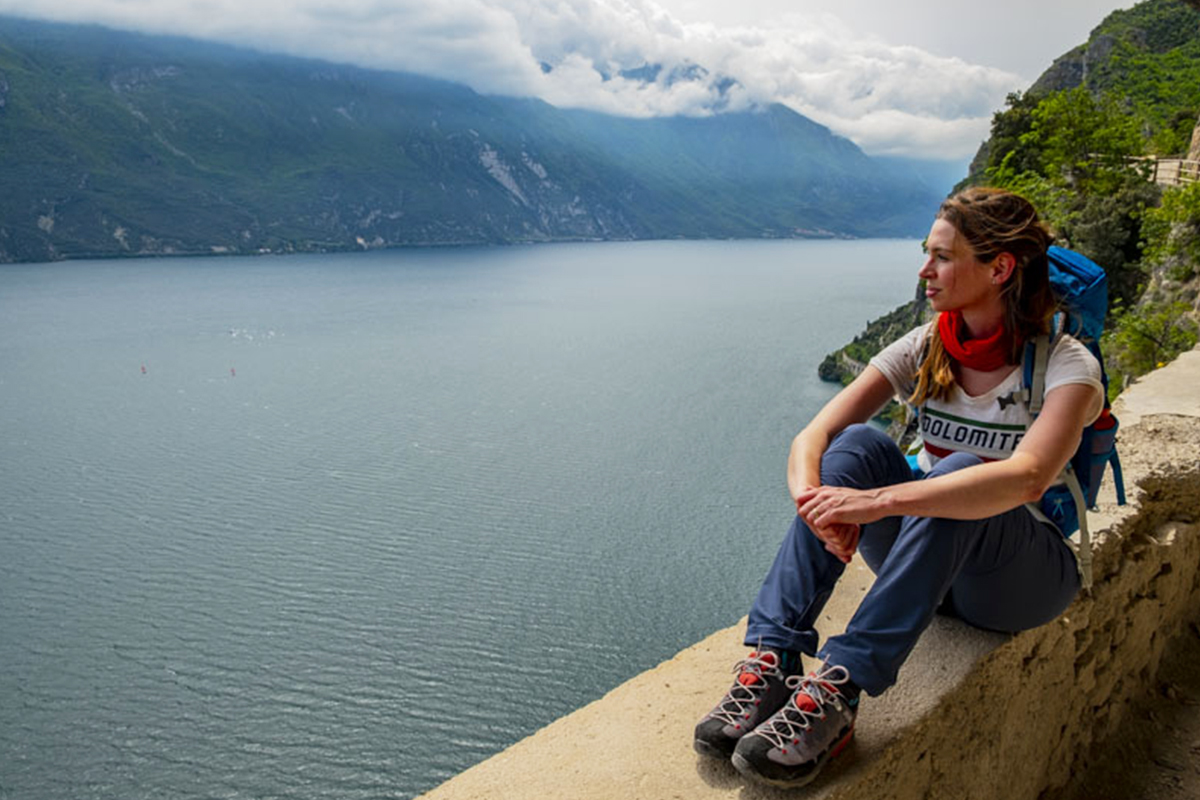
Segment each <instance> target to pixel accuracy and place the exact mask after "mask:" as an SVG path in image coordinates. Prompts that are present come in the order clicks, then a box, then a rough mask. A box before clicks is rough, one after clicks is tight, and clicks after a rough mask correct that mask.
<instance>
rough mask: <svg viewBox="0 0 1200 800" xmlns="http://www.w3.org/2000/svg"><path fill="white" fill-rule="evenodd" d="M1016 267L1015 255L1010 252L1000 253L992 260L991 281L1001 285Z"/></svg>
mask: <svg viewBox="0 0 1200 800" xmlns="http://www.w3.org/2000/svg"><path fill="white" fill-rule="evenodd" d="M1016 268H1017V257H1016V256H1014V255H1013V254H1012V253H1001V254H1000V255H998V256H996V257H995V258H994V259H993V260H992V264H991V269H992V283H994V284H996V285H997V286H1003V285H1004V284H1005V283H1007V282H1008V279H1009V278H1010V277H1012V274H1013V270H1015V269H1016Z"/></svg>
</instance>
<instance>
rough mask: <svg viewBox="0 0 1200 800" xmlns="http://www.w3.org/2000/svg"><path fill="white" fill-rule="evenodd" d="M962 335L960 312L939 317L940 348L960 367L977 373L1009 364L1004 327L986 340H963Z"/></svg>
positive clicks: (951, 312) (963, 332)
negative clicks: (944, 349) (974, 370)
mask: <svg viewBox="0 0 1200 800" xmlns="http://www.w3.org/2000/svg"><path fill="white" fill-rule="evenodd" d="M965 333H966V330H965V329H964V327H963V318H962V312H961V311H943V312H942V313H941V314H939V315H938V334H939V335H941V337H942V346H943V347H945V348H946V352H947V353H949V354H950V355H951V357H953V358H954V360H955V361H957V362H958V363H959V364H962V365H963V366H964V367H967V368H969V369H977V370H979V371H980V372H991V371H992V370H997V369H1000V368H1001V367H1003V366H1004V365H1005V364H1007V363H1008V356H1009V350H1010V344H1009V337H1008V331H1007V330H1006V329H1005V328H1004V325H1003V324H1001V325H1000V328H999V329H997V331H996V332H995V333H993V334H992V335H991V336H989V337H988V338H986V339H967V340H966V341H963V338H962V337H963V335H964V334H965Z"/></svg>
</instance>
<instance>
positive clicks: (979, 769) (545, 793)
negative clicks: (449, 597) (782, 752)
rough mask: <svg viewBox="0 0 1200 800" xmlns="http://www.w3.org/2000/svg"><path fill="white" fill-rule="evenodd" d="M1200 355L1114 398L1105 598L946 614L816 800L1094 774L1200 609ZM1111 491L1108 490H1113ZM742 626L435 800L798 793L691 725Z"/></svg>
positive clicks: (709, 699) (1101, 526)
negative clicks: (1092, 762) (1049, 615)
mask: <svg viewBox="0 0 1200 800" xmlns="http://www.w3.org/2000/svg"><path fill="white" fill-rule="evenodd" d="M1195 387H1200V350H1196V351H1192V352H1190V353H1186V354H1184V356H1182V357H1180V359H1179V360H1177V361H1176V362H1175V363H1173V364H1171V365H1170V366H1168V367H1166V368H1165V369H1162V370H1159V371H1158V372H1156V373H1153V374H1152V375H1150V376H1147V377H1146V378H1145V379H1143V380H1142V381H1140V382H1138V383H1137V384H1135V385H1134V386H1132V387H1130V390H1129V391H1128V392H1126V394H1124V395H1122V397H1121V399H1120V400H1119V401H1118V404H1117V413H1118V416H1119V417H1120V418H1121V419H1122V421H1123V426H1124V427H1123V430H1122V435H1121V443H1120V450H1121V458H1122V461H1123V463H1124V467H1125V477H1126V484H1127V488H1128V489H1129V490H1130V494H1131V497H1130V505H1128V506H1125V507H1117V506H1116V505H1115V504H1114V501H1113V498H1112V496H1111V490H1109V492H1108V496H1107V497H1106V496H1105V495H1104V494H1102V496H1101V503H1100V513H1098V514H1093V516H1092V527H1093V529H1094V530H1096V531H1097V532H1098V533H1097V535H1096V537H1095V538H1096V541H1095V544H1094V546H1095V553H1096V556H1095V565H1094V572H1095V580H1096V586H1095V589H1094V591H1093V593H1092V595H1091V596H1090V597H1082V598H1081V599H1079V600H1077V601H1076V602H1075V603H1074V604H1073V605H1072V606H1071V608H1070V609H1068V610H1067V612H1066V613H1065V614H1064V615H1063V616H1062V617H1061V618H1059V619H1058V620H1055V621H1054V622H1052V623H1050V624H1048V625H1045V626H1043V627H1041V628H1037V629H1035V630H1032V631H1026V632H1024V633H1022V634H1019V635H1016V636H1007V635H1001V634H992V633H985V632H983V631H979V630H977V629H974V628H971V627H969V626H967V625H964V624H962V623H960V622H957V621H955V620H951V619H944V618H939V619H938V620H936V621H935V623H934V624H933V625H932V626H930V628H929V629H928V630H927V631H926V632H925V634H924V635H923V636H922V637H921V641H920V642H919V643H918V645H917V647H916V649H914V651H913V653H912V655H911V656H910V658H909V660H908V662H907V663H906V664H905V666H904V668H903V669H902V670H901V673H900V679H899V682H898V683H897V685H896V686H894V687H893V688H892V689H890V690H889V691H888V692H886V693H885V694H884V695H882V696H881V697H878V698H865V699H864V701H863V708H862V713H861V714H860V717H859V724H858V731H857V736H856V740H855V744H854V745H853V747H852V749H851V750H850V751H849V752H848V754H847V755H848V756H849V758H843V759H839V760H838V762H835V764H834V765H832V766H831V767H830V769H828V770H827V771H826V772H825V773H824V774H822V776H821V779H820V780H819V781H818V783H817V785H815V786H813V787H811V788H810V789H809V790H807V792H803V793H801V794H802V795H803V796H806V797H814V798H815V797H823V798H851V797H857V798H863V797H870V798H874V799H878V800H883V799H884V798H896V799H897V800H900V799H901V798H904V799H907V798H939V797H945V798H955V799H956V800H957V799H958V798H979V799H980V800H984V799H985V798H986V799H987V800H993V799H994V800H1002V799H1003V800H1014V798H1036V797H1038V796H1039V795H1040V794H1042V793H1043V792H1045V791H1047V790H1054V789H1056V788H1059V787H1062V786H1065V785H1066V784H1067V783H1068V781H1069V780H1070V778H1071V776H1072V774H1073V773H1078V772H1080V771H1082V770H1083V769H1085V768H1086V766H1087V763H1086V759H1087V754H1088V751H1089V750H1090V748H1091V745H1092V744H1093V743H1094V742H1095V741H1098V740H1101V739H1103V738H1106V737H1107V736H1108V735H1109V734H1111V733H1112V732H1113V731H1114V730H1115V729H1116V727H1117V725H1118V724H1119V723H1120V721H1121V719H1122V717H1123V716H1124V714H1125V712H1126V709H1127V708H1128V706H1129V704H1130V701H1131V700H1132V699H1133V698H1135V697H1136V696H1137V695H1138V694H1139V693H1140V692H1142V691H1143V690H1144V687H1146V686H1147V685H1148V684H1149V683H1150V681H1151V680H1153V678H1154V675H1155V673H1156V672H1157V669H1158V663H1159V659H1160V658H1161V656H1162V652H1163V648H1164V646H1165V645H1166V643H1167V642H1168V641H1169V640H1170V639H1171V638H1172V636H1173V635H1174V634H1175V633H1177V632H1178V631H1179V630H1180V628H1181V627H1182V625H1183V624H1184V622H1185V621H1187V620H1188V619H1191V618H1193V617H1194V616H1195V614H1196V609H1198V608H1200V394H1198V393H1197V392H1196V388H1195ZM1108 483H1111V482H1108ZM869 583H870V573H869V571H868V570H867V569H866V567H865V566H863V565H862V564H861V562H859V561H856V562H855V564H854V565H852V567H851V569H849V570H847V574H846V576H845V578H844V579H843V581H842V582H841V584H839V586H838V591H837V593H835V595H834V598H833V599H832V600H831V601H830V604H829V607H828V609H827V611H826V613H825V614H824V615H823V619H822V625H821V626H819V627H822V628H823V629H824V630H822V633H823V634H826V633H828V632H830V631H833V630H837V629H840V628H841V627H842V626H843V625H844V623H845V621H846V620H847V619H848V618H849V615H850V613H851V612H852V611H853V609H854V607H855V606H856V605H857V602H858V599H859V598H860V597H861V596H862V593H863V592H865V591H866V588H867V587H868V586H869ZM743 631H744V623H739V625H737V626H734V627H732V628H728V629H726V630H723V631H719V632H717V633H715V634H713V635H712V636H710V637H708V638H707V639H705V640H703V641H701V642H700V643H698V644H696V645H694V646H692V647H690V648H688V649H686V650H684V651H682V652H681V653H679V654H678V655H676V656H675V657H674V658H672V659H670V660H668V661H666V662H664V663H662V664H660V665H659V666H657V667H655V668H654V669H652V670H649V671H647V672H644V673H642V674H641V675H638V676H636V677H635V678H633V679H631V680H629V681H627V682H626V683H624V684H622V685H621V686H619V687H617V688H616V689H614V690H613V691H612V692H610V693H609V694H607V695H606V696H605V697H603V698H601V699H600V700H597V701H596V702H594V703H591V704H589V705H587V706H585V707H584V708H582V709H580V710H579V711H576V712H574V713H573V714H570V715H568V716H566V717H564V718H562V719H559V720H558V721H556V722H554V723H553V724H551V725H549V726H547V727H546V728H544V729H542V730H541V731H538V732H537V733H535V734H533V735H532V736H530V737H528V738H526V739H524V740H523V741H521V742H518V743H517V744H515V745H513V746H512V747H510V748H509V749H508V750H505V751H504V752H502V753H500V754H498V755H496V756H494V757H492V758H491V759H488V760H487V761H484V762H483V763H481V764H479V765H476V766H475V767H472V768H471V769H469V770H467V771H466V772H464V773H462V774H461V775H459V776H457V777H455V778H453V779H451V780H450V781H447V782H446V783H445V784H443V785H442V786H440V787H438V788H436V789H434V790H433V791H432V792H430V793H429V794H428V795H426V796H425V797H427V798H429V800H458V799H459V798H508V797H511V798H528V797H572V798H689V799H702V798H735V797H736V798H740V799H741V800H753V799H754V798H773V797H785V796H790V797H795V796H796V794H797V793H796V792H782V791H777V790H773V789H769V788H766V787H760V786H757V785H754V784H750V783H748V782H746V781H745V780H744V779H743V778H742V777H741V776H740V775H738V774H737V773H736V772H735V771H734V770H733V769H732V767H730V766H729V765H727V764H724V763H722V762H718V761H715V760H711V759H703V758H700V757H699V756H696V755H695V754H694V753H693V752H692V750H691V731H692V726H693V725H694V724H695V722H696V720H698V719H699V718H700V717H701V716H702V715H703V714H704V713H705V712H706V711H707V710H708V709H709V708H710V707H711V705H712V704H713V703H714V702H715V701H716V699H718V698H719V697H720V695H721V693H722V692H724V691H725V689H726V688H728V684H729V681H730V674H729V672H728V670H729V668H730V666H731V665H732V664H733V663H734V662H735V661H736V660H737V659H738V658H740V657H742V656H743V655H744V654H745V648H744V647H743V645H742V644H741V637H742V632H743Z"/></svg>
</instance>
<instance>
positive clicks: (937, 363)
mask: <svg viewBox="0 0 1200 800" xmlns="http://www.w3.org/2000/svg"><path fill="white" fill-rule="evenodd" d="M937 218H938V219H944V220H945V221H946V222H949V223H950V224H951V225H953V226H954V229H955V230H956V231H958V234H959V236H961V237H963V239H965V240H966V242H967V245H968V246H969V247H970V248H971V252H972V253H973V254H974V255H975V258H977V259H978V260H979V261H980V262H982V263H984V264H988V263H991V262H992V260H993V259H995V258H996V256H998V255H1000V254H1001V253H1011V254H1012V255H1013V257H1014V258H1015V259H1016V262H1017V263H1016V268H1015V269H1014V270H1013V272H1012V274H1011V275H1010V276H1009V278H1008V280H1007V281H1005V282H1004V285H1003V286H1002V287H1001V289H1000V298H1001V300H1003V301H1004V326H1005V329H1006V330H1007V331H1008V334H1009V346H1010V348H1011V350H1010V352H1009V357H1008V361H1009V363H1010V364H1019V363H1020V361H1021V354H1022V350H1023V349H1024V347H1025V342H1027V341H1028V340H1030V339H1032V338H1034V337H1036V336H1038V335H1039V334H1043V333H1048V332H1049V330H1050V320H1051V318H1052V317H1053V316H1054V311H1055V305H1056V301H1055V299H1054V293H1053V292H1052V291H1051V289H1050V265H1049V262H1048V261H1047V257H1046V248H1048V247H1049V246H1050V243H1051V242H1052V241H1054V237H1053V236H1052V235H1051V233H1050V231H1049V230H1048V229H1047V228H1046V226H1045V225H1044V224H1043V223H1042V221H1041V220H1040V219H1038V214H1037V210H1036V209H1034V207H1033V205H1032V204H1031V203H1030V202H1029V201H1028V200H1026V199H1025V198H1023V197H1021V196H1019V195H1015V194H1013V193H1011V192H1006V191H1004V190H1002V189H989V188H983V187H976V188H972V189H967V190H965V191H962V192H959V193H958V194H956V195H954V196H953V197H949V198H947V199H946V200H945V201H944V202H943V203H942V207H941V208H940V209H938V213H937ZM954 382H955V378H954V360H953V358H951V356H950V354H949V353H948V352H946V349H945V348H944V347H943V346H942V339H941V337H940V336H939V335H938V331H937V325H936V323H935V324H934V325H933V326H932V327H931V329H930V334H929V337H928V339H927V342H926V353H925V358H924V359H923V360H922V361H921V366H920V369H919V370H918V371H917V388H916V389H915V390H914V391H913V393H912V397H910V398H909V402H910V403H912V404H913V405H921V404H922V403H924V402H925V401H926V400H928V399H929V398H931V397H932V398H934V399H938V400H944V399H946V398H947V397H949V395H950V391H951V389H952V388H953V387H954Z"/></svg>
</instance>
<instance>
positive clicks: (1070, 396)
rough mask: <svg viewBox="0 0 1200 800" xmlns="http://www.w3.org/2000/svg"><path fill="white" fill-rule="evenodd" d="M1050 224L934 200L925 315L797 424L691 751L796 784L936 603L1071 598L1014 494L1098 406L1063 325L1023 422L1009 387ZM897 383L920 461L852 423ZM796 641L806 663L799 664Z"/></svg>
mask: <svg viewBox="0 0 1200 800" xmlns="http://www.w3.org/2000/svg"><path fill="white" fill-rule="evenodd" d="M1050 242H1051V236H1050V234H1049V233H1048V232H1047V230H1046V228H1045V227H1044V226H1043V225H1042V223H1041V222H1040V221H1039V220H1038V216H1037V212H1036V211H1035V210H1034V208H1033V207H1032V206H1031V205H1030V204H1029V203H1028V202H1027V201H1025V200H1024V199H1022V198H1020V197H1018V196H1016V195H1013V194H1010V193H1007V192H1002V191H998V190H992V189H970V190H967V191H965V192H963V193H961V194H958V195H956V196H954V197H951V198H950V199H948V200H946V201H945V202H944V203H943V204H942V207H941V209H940V210H939V212H938V214H937V218H936V220H935V221H934V223H933V227H932V229H931V230H930V232H929V238H928V239H927V241H926V248H927V252H928V257H927V258H926V260H925V264H924V266H923V267H922V268H921V270H920V272H919V273H918V275H919V277H920V278H921V279H922V280H924V281H925V295H926V297H928V298H929V302H930V304H931V305H932V307H933V310H934V311H937V312H939V313H938V317H937V319H936V321H935V322H933V323H931V324H929V325H923V326H920V327H918V328H916V329H915V330H913V331H911V332H909V333H908V334H907V335H905V336H904V337H902V338H901V339H899V340H897V341H896V342H894V343H892V344H891V345H889V346H888V347H887V348H885V349H884V350H883V351H882V352H881V353H880V354H879V355H878V356H876V357H875V358H874V359H872V360H871V363H870V365H869V366H867V368H866V369H865V370H864V371H863V373H862V374H861V375H859V376H858V378H857V379H855V381H854V382H853V383H851V384H850V385H849V386H847V387H846V388H845V389H844V390H843V391H842V392H841V393H840V394H838V395H837V396H836V397H835V398H834V399H833V400H831V401H829V403H828V404H827V405H826V406H825V407H824V408H823V409H821V411H820V413H818V414H817V415H816V417H815V418H814V419H813V420H812V422H810V423H809V424H808V426H807V427H806V428H805V429H804V430H803V431H801V433H800V434H799V435H798V436H797V437H796V439H795V441H793V443H792V449H791V454H790V456H789V458H788V469H787V482H788V489H789V491H790V492H791V496H792V499H793V500H794V501H795V504H796V515H797V516H796V519H795V521H794V522H793V523H792V526H791V528H790V529H789V530H788V533H787V536H786V537H785V539H784V541H783V545H782V547H781V549H780V551H779V554H778V555H777V556H776V559H775V563H774V565H773V566H772V567H771V569H770V571H769V572H768V573H767V577H766V580H765V581H764V583H763V585H762V588H761V590H760V591H759V593H758V597H757V599H756V600H755V602H754V605H753V607H752V608H751V610H750V622H749V626H748V628H747V631H746V644H747V645H749V646H752V647H754V650H753V652H751V653H750V655H749V656H748V657H746V658H745V659H744V660H742V661H741V662H739V663H738V665H737V667H736V668H735V671H736V672H737V680H736V682H735V683H734V684H733V687H732V688H731V689H730V690H729V692H728V693H727V694H726V695H725V697H724V698H723V699H722V700H721V702H720V703H719V704H718V705H717V707H716V708H714V709H713V710H712V711H711V712H710V713H709V714H708V715H707V716H705V717H704V719H703V720H701V721H700V723H699V724H698V725H697V726H696V732H695V748H696V750H697V751H698V752H700V753H701V754H703V755H707V756H716V757H719V758H725V759H728V758H732V760H733V764H734V766H735V767H736V768H737V769H738V770H739V771H740V772H742V773H744V774H745V775H747V776H749V777H751V778H756V779H759V780H763V781H766V782H768V783H772V784H775V785H781V786H801V785H804V784H806V783H808V782H809V781H811V780H812V779H813V778H815V777H816V775H817V773H818V772H819V771H820V770H821V768H822V767H823V766H824V765H825V763H826V762H827V761H828V760H829V759H830V758H832V757H834V756H836V755H837V754H838V752H839V751H840V750H841V749H842V748H843V747H844V746H845V745H846V744H847V743H848V742H849V741H850V739H851V737H852V736H853V733H854V720H855V715H856V714H857V711H858V699H859V694H860V692H862V691H866V692H867V694H870V695H878V694H880V693H882V692H883V691H884V690H886V689H887V688H888V687H889V686H891V685H892V684H894V683H895V681H896V674H897V672H898V671H899V669H900V666H901V664H903V663H904V660H905V659H906V658H907V657H908V654H909V653H910V652H911V651H912V648H913V646H914V645H915V644H916V642H917V639H918V638H919V637H920V635H921V632H922V631H923V630H925V628H926V627H927V626H928V625H929V623H930V621H931V620H932V619H933V616H934V614H935V613H936V612H937V611H938V610H939V609H940V610H944V611H947V612H949V613H953V614H954V615H956V616H958V617H960V618H962V619H963V620H965V621H966V622H968V623H970V624H972V625H976V626H978V627H981V628H987V629H990V630H995V631H1009V632H1015V631H1020V630H1024V629H1028V628H1032V627H1035V626H1038V625H1041V624H1043V623H1045V622H1048V621H1050V620H1052V619H1054V618H1055V617H1056V616H1058V614H1060V613H1061V612H1062V611H1063V610H1064V609H1065V608H1066V607H1067V606H1068V605H1069V604H1070V603H1071V601H1072V599H1073V598H1074V597H1075V595H1076V593H1077V592H1078V590H1079V585H1080V581H1079V575H1078V572H1077V569H1076V563H1075V556H1074V553H1073V552H1072V551H1071V549H1070V547H1069V546H1068V544H1067V542H1066V540H1065V539H1064V537H1063V536H1062V535H1061V534H1060V533H1059V531H1058V529H1057V528H1055V527H1054V526H1053V525H1052V524H1050V523H1048V522H1045V521H1040V520H1039V518H1037V517H1035V516H1034V514H1033V513H1032V512H1031V510H1030V509H1029V508H1028V507H1027V506H1026V505H1025V504H1027V503H1033V502H1035V501H1037V500H1038V499H1039V498H1040V497H1041V496H1042V494H1043V493H1044V492H1045V491H1046V489H1047V488H1048V487H1049V486H1050V485H1051V484H1052V483H1054V482H1055V481H1056V479H1057V478H1058V476H1059V474H1060V472H1061V471H1062V469H1063V467H1064V466H1065V465H1066V463H1067V461H1068V459H1069V458H1070V457H1071V455H1072V454H1073V453H1074V452H1075V450H1076V448H1077V447H1078V445H1079V441H1080V437H1081V435H1082V432H1083V429H1084V427H1085V426H1087V425H1089V424H1090V423H1091V422H1092V421H1094V420H1095V419H1096V417H1097V416H1098V415H1099V413H1100V410H1101V407H1102V405H1103V396H1102V392H1103V390H1102V387H1101V381H1100V366H1099V364H1098V363H1097V362H1096V360H1095V358H1094V357H1093V356H1092V355H1091V354H1090V353H1089V352H1088V351H1087V349H1086V348H1085V347H1084V346H1083V345H1081V344H1080V343H1079V342H1078V341H1076V340H1074V339H1072V338H1070V337H1069V336H1065V335H1064V336H1061V337H1059V338H1058V339H1057V340H1056V341H1055V342H1054V344H1053V347H1052V349H1051V354H1050V358H1049V365H1048V367H1047V371H1046V385H1045V404H1044V406H1043V407H1042V410H1041V413H1040V414H1039V415H1038V417H1037V418H1036V420H1034V419H1031V415H1030V413H1029V410H1028V407H1027V405H1026V404H1025V403H1023V402H1019V401H1018V402H1014V401H1013V393H1014V392H1018V391H1020V390H1021V389H1022V382H1023V376H1022V369H1021V366H1020V364H1021V361H1022V357H1023V353H1024V352H1025V344H1026V342H1027V341H1030V340H1032V339H1033V338H1035V337H1036V336H1038V335H1041V334H1046V333H1048V332H1049V331H1050V323H1051V319H1052V317H1053V314H1054V310H1055V301H1054V296H1053V294H1052V292H1051V289H1050V282H1049V265H1048V262H1047V255H1046V250H1047V247H1048V246H1049V245H1050ZM892 395H897V396H899V397H900V398H905V399H907V400H908V401H909V402H911V403H912V404H913V405H914V406H917V407H918V408H919V409H920V411H921V414H922V417H923V419H928V420H931V421H934V422H938V423H940V424H931V425H929V426H928V427H927V428H926V430H925V431H924V445H923V449H922V451H921V452H920V454H919V456H918V465H919V467H920V475H921V477H920V479H914V472H913V470H912V468H911V467H910V466H909V464H908V462H907V461H906V459H905V457H904V455H903V454H902V453H901V452H900V450H899V448H898V447H897V446H896V444H895V443H894V442H892V440H891V439H889V438H888V437H886V436H885V435H883V434H882V433H881V432H879V431H878V430H876V429H875V428H872V427H870V426H868V425H866V424H865V423H866V422H867V421H868V420H869V419H870V418H871V417H872V416H873V415H874V414H875V413H876V412H877V411H878V410H879V409H880V408H881V407H882V406H883V405H884V404H885V403H886V402H887V400H888V399H889V398H890V397H891V396H892ZM971 431H976V432H978V433H977V435H975V436H971V435H969V434H970V432H971ZM985 434H986V435H985ZM1042 519H1044V518H1042ZM856 550H857V551H859V552H861V553H862V556H863V560H864V561H866V563H867V565H868V566H869V567H870V568H871V570H872V571H873V572H874V573H875V576H876V577H875V583H874V585H873V586H872V587H871V589H870V591H869V592H867V594H866V595H865V596H864V597H863V599H862V602H861V603H860V604H859V607H858V609H857V611H856V612H855V613H854V616H853V617H852V618H851V620H850V622H849V624H848V625H847V626H846V630H845V632H843V633H842V634H840V635H838V636H833V637H831V638H830V639H829V640H828V641H826V642H825V645H824V647H823V648H820V649H819V650H818V641H817V632H816V630H815V629H814V627H813V626H814V624H815V622H816V620H817V617H818V615H819V614H820V613H821V609H822V607H823V606H824V605H825V601H826V600H828V599H829V596H830V593H831V592H832V591H833V587H834V584H835V583H836V582H837V580H838V578H839V577H840V576H841V575H842V572H843V570H844V569H845V565H846V564H848V563H849V562H850V559H851V557H852V556H853V555H854V553H855V551H856ZM801 653H804V654H806V655H809V656H815V657H816V658H818V659H819V660H820V661H821V662H822V663H821V665H820V667H819V668H818V669H816V670H815V671H813V672H812V673H810V674H808V675H801V674H800V673H801V672H802V669H801V663H800V654H801Z"/></svg>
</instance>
